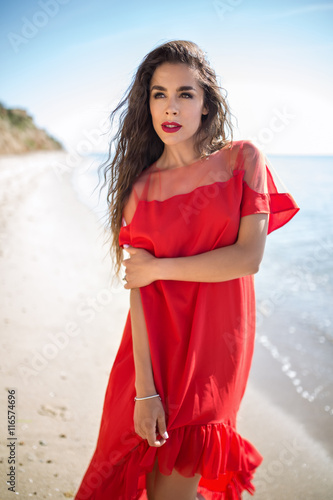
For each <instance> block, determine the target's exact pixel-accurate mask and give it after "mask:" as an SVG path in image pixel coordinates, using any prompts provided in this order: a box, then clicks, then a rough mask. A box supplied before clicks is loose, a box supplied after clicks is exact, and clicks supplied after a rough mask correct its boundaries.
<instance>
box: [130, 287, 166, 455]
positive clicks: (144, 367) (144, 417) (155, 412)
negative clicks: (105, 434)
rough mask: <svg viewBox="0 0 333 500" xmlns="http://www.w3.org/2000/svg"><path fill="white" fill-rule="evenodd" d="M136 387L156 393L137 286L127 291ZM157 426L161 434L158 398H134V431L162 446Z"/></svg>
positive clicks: (162, 418)
mask: <svg viewBox="0 0 333 500" xmlns="http://www.w3.org/2000/svg"><path fill="white" fill-rule="evenodd" d="M130 308H131V325H132V342H133V357H134V366H135V389H136V394H137V397H140V398H141V397H146V396H152V395H153V394H156V388H155V383H154V377H153V369H152V363H151V357H150V349H149V342H148V333H147V327H146V321H145V317H144V312H143V307H142V301H141V295H140V289H139V288H134V289H133V290H131V293H130ZM156 426H157V427H158V430H159V433H160V435H161V436H163V434H164V433H165V432H166V425H165V415H164V410H163V405H162V403H161V401H160V399H159V398H153V399H147V400H143V401H136V403H135V409H134V427H135V432H136V433H137V434H138V435H139V436H141V437H142V438H143V439H147V440H148V443H149V444H150V446H161V445H163V444H164V443H165V439H159V440H158V439H157V435H156Z"/></svg>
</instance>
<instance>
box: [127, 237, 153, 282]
mask: <svg viewBox="0 0 333 500" xmlns="http://www.w3.org/2000/svg"><path fill="white" fill-rule="evenodd" d="M126 252H128V253H129V254H130V258H129V259H125V260H123V265H124V266H125V277H126V284H125V288H126V289H128V290H129V289H131V288H140V287H142V286H146V285H150V283H152V282H153V281H155V280H156V279H158V278H157V274H156V272H157V263H158V259H157V258H156V257H154V256H153V255H152V254H151V253H149V252H147V250H144V249H143V248H134V247H131V246H129V247H128V248H126Z"/></svg>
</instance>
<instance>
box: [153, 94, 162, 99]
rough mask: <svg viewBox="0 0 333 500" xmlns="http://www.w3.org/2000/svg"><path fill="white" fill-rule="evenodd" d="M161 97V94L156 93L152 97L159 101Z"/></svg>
mask: <svg viewBox="0 0 333 500" xmlns="http://www.w3.org/2000/svg"><path fill="white" fill-rule="evenodd" d="M161 97H164V94H163V92H156V94H154V95H153V98H154V99H161Z"/></svg>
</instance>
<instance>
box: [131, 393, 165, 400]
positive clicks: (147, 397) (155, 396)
mask: <svg viewBox="0 0 333 500" xmlns="http://www.w3.org/2000/svg"><path fill="white" fill-rule="evenodd" d="M152 398H160V395H159V394H154V395H153V396H146V397H145V398H137V397H136V396H135V398H134V401H143V400H144V399H152ZM160 401H162V400H161V398H160Z"/></svg>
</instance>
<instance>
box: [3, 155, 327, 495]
mask: <svg viewBox="0 0 333 500" xmlns="http://www.w3.org/2000/svg"><path fill="white" fill-rule="evenodd" d="M63 158H64V154H63V153H39V154H30V155H24V156H17V157H15V156H8V157H2V158H0V182H1V193H0V209H1V211H0V250H1V255H0V276H1V278H0V279H1V301H0V325H1V352H2V356H1V366H0V373H1V385H2V390H1V393H0V394H1V396H0V403H1V408H6V406H7V398H8V389H10V390H12V389H15V396H16V407H15V411H16V424H15V425H16V427H15V436H13V437H17V440H15V446H14V448H15V460H16V463H15V467H16V469H15V489H16V492H18V493H19V496H20V497H21V498H29V497H30V496H31V497H34V496H36V497H37V498H50V497H52V498H56V499H58V498H59V499H60V498H62V499H63V498H73V497H74V495H75V491H76V489H77V487H78V486H79V483H80V481H81V478H82V476H83V474H84V472H85V470H86V467H87V466H88V463H89V460H90V458H91V456H92V453H93V451H94V448H95V444H96V438H97V433H98V429H99V423H100V418H101V412H102V405H103V399H104V393H105V389H106V384H107V380H108V376H109V372H110V368H111V366H112V362H113V359H114V357H115V354H116V352H117V348H118V346H119V342H120V338H121V335H122V331H123V327H124V322H125V318H126V315H127V311H128V304H129V295H128V293H129V292H128V291H126V290H124V289H123V288H122V284H120V285H117V284H116V283H113V284H112V269H111V264H110V259H109V257H108V249H107V245H105V244H104V241H105V238H106V235H105V232H104V229H103V227H102V225H101V224H100V222H99V221H98V220H97V217H96V216H95V214H94V213H93V212H92V211H90V210H89V209H88V208H87V207H86V206H84V205H83V204H82V203H81V202H80V201H78V199H77V196H76V194H75V191H74V190H73V187H72V184H71V182H70V177H71V172H69V171H68V172H63V173H61V174H60V173H59V172H60V171H59V169H55V168H54V165H55V164H59V162H61V161H62V160H61V159H63ZM259 347H260V346H259ZM258 352H259V350H258ZM260 352H261V351H260ZM256 358H258V359H256ZM265 359H266V361H265ZM255 362H258V363H260V364H261V365H262V366H264V365H265V362H267V358H265V353H264V351H263V353H261V355H260V356H256V357H255ZM267 363H268V364H269V362H267ZM259 372H260V369H259V368H258V370H257V372H255V371H254V372H253V373H254V375H255V373H259ZM256 379H258V377H257V376H253V377H251V383H250V384H249V387H248V390H247V393H246V395H245V398H244V401H243V404H242V408H241V411H240V415H239V431H240V433H241V434H242V435H243V436H244V437H245V438H246V439H249V440H250V441H251V442H253V444H254V445H255V446H256V447H257V449H258V450H259V451H260V452H261V454H262V455H263V456H264V462H263V464H262V466H261V468H260V469H259V470H258V472H257V474H256V479H255V484H256V486H257V493H256V495H255V497H254V498H256V499H257V500H281V499H284V500H295V499H302V500H307V499H309V500H310V499H315V500H326V499H328V498H330V496H331V494H332V492H333V479H331V475H332V474H331V471H332V470H333V459H332V457H331V456H330V454H329V450H328V449H327V448H326V447H325V446H324V445H323V444H322V442H321V440H320V437H318V438H315V436H314V435H313V433H309V432H308V429H307V426H306V425H305V423H306V422H305V423H304V422H303V421H302V419H301V417H300V416H299V415H298V414H296V413H295V414H294V416H291V415H290V414H287V412H286V411H285V410H284V409H282V407H281V406H279V405H276V404H275V402H274V401H272V400H271V399H270V398H268V397H267V395H266V393H265V391H264V388H263V387H261V386H260V384H258V383H257V382H256ZM272 390H274V392H276V393H280V394H281V397H283V391H284V386H283V385H282V386H281V385H276V387H272ZM279 391H280V392H279ZM296 404H297V405H298V403H296ZM298 407H299V408H300V414H302V406H301V402H300V403H299V405H298ZM309 418H310V417H309ZM311 425H312V426H313V427H316V421H315V415H311ZM0 428H1V437H2V439H1V445H0V460H1V468H0V497H1V498H3V499H5V500H7V499H8V498H13V496H12V495H13V493H12V492H11V491H8V490H7V488H8V486H7V485H6V474H7V473H8V472H9V464H8V447H7V446H6V442H8V441H7V437H9V436H8V432H7V421H6V420H5V413H4V412H2V417H1V425H0ZM327 431H329V429H327ZM244 498H251V497H250V496H249V495H244Z"/></svg>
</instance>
